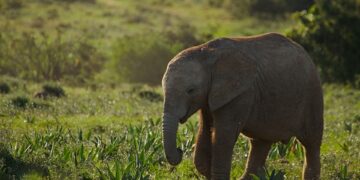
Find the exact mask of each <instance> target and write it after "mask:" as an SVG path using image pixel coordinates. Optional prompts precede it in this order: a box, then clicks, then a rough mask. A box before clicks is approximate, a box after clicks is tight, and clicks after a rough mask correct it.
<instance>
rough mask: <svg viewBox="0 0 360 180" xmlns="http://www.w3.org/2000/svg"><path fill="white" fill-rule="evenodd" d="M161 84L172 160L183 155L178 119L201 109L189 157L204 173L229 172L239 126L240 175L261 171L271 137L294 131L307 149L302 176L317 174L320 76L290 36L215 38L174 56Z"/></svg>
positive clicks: (245, 176)
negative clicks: (245, 145) (243, 145)
mask: <svg viewBox="0 0 360 180" xmlns="http://www.w3.org/2000/svg"><path fill="white" fill-rule="evenodd" d="M162 85H163V90H164V94H165V100H164V112H163V116H164V117H163V135H164V148H165V154H166V158H167V160H168V162H169V163H170V164H172V165H177V164H179V163H180V162H181V158H182V152H181V150H180V149H178V148H176V132H177V129H178V124H179V123H184V122H185V121H186V120H187V118H188V117H189V116H191V115H192V114H193V113H195V112H196V111H198V110H200V122H199V130H198V135H197V140H196V147H195V155H194V163H195V166H196V168H197V170H198V171H199V172H200V173H201V174H203V175H204V176H205V177H207V179H229V176H230V169H231V156H232V153H233V147H234V144H235V142H236V140H237V138H238V136H239V134H240V133H242V134H244V135H245V136H247V137H249V139H250V140H249V141H250V145H251V148H250V152H249V157H248V161H247V165H246V169H245V172H244V174H243V176H242V177H241V179H250V175H249V174H251V173H254V174H261V173H263V172H262V167H263V166H264V163H265V160H266V157H267V154H268V151H269V149H270V146H271V144H272V143H274V142H277V141H282V142H288V141H289V139H290V138H291V137H294V136H295V137H296V138H297V139H298V140H299V141H300V142H301V143H302V145H303V146H304V148H305V152H306V153H305V154H306V157H305V161H304V170H303V179H319V178H320V159H319V157H320V145H321V139H322V131H323V98H322V90H321V84H320V80H319V76H318V74H317V72H316V68H315V66H314V64H313V62H312V60H311V59H310V57H309V56H308V54H307V53H306V52H305V51H304V49H303V48H302V47H301V46H300V45H298V44H296V43H295V42H293V41H291V40H289V39H287V38H285V37H283V36H282V35H279V34H275V33H269V34H264V35H259V36H253V37H247V38H222V39H216V40H213V41H210V42H208V43H205V44H202V45H199V46H195V47H192V48H189V49H186V50H184V51H182V52H180V53H179V54H178V55H177V56H175V57H174V58H173V59H172V60H171V61H170V62H169V64H168V67H167V70H166V72H165V75H164V77H163V81H162Z"/></svg>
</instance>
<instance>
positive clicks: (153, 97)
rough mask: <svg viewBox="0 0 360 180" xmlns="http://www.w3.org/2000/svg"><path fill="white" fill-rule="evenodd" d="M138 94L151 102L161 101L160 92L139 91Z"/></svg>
mask: <svg viewBox="0 0 360 180" xmlns="http://www.w3.org/2000/svg"><path fill="white" fill-rule="evenodd" d="M138 95H139V96H140V97H141V98H143V99H146V100H148V101H151V102H161V101H162V100H163V98H162V96H161V94H159V93H156V92H154V91H146V90H145V91H140V92H139V93H138Z"/></svg>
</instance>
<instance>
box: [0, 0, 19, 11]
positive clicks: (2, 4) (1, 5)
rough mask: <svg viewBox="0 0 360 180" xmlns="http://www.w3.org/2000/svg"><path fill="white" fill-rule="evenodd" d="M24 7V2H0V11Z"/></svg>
mask: <svg viewBox="0 0 360 180" xmlns="http://www.w3.org/2000/svg"><path fill="white" fill-rule="evenodd" d="M23 5H24V3H23V1H22V0H0V10H1V9H3V10H9V9H20V8H22V7H23Z"/></svg>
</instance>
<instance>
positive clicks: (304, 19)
mask: <svg viewBox="0 0 360 180" xmlns="http://www.w3.org/2000/svg"><path fill="white" fill-rule="evenodd" d="M359 9H360V1H357V0H347V1H343V0H333V1H327V0H317V1H316V4H315V5H314V6H313V7H312V8H310V9H309V10H308V11H304V12H301V13H299V14H298V20H299V22H300V24H299V25H298V26H296V27H294V28H293V29H292V30H291V31H290V32H289V33H288V36H290V37H291V38H293V39H294V40H295V41H297V42H299V43H300V44H302V45H303V46H304V48H305V49H306V50H307V51H308V52H309V53H310V54H311V56H312V58H313V60H314V61H315V63H316V64H317V65H318V66H319V67H320V72H321V76H322V79H323V80H325V81H337V82H346V81H350V82H354V81H356V75H359V74H360V61H359V59H360V51H359V50H358V48H359V44H360V11H359Z"/></svg>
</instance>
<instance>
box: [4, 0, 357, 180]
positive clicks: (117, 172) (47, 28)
mask: <svg viewBox="0 0 360 180" xmlns="http://www.w3.org/2000/svg"><path fill="white" fill-rule="evenodd" d="M0 1H1V0H0ZM17 2H23V3H22V4H21V6H18V7H16V8H13V9H8V10H6V11H5V10H3V9H1V12H0V29H1V30H4V32H5V31H11V32H12V33H13V34H11V35H14V36H18V37H21V36H25V35H26V33H28V34H32V35H34V36H29V37H31V38H33V37H34V38H35V41H34V43H35V42H38V41H39V43H38V44H37V45H38V47H39V49H42V48H45V50H46V47H43V46H44V44H49V43H50V44H51V42H53V43H54V46H51V47H53V48H51V49H50V50H55V51H54V52H58V53H59V54H60V55H64V56H65V57H67V56H68V55H69V56H70V55H73V52H72V51H69V52H68V51H66V52H63V53H61V52H59V49H58V48H57V46H55V45H57V43H58V42H57V41H56V37H58V35H61V37H62V38H64V41H65V40H67V39H70V40H72V41H69V42H71V43H70V44H73V42H77V41H79V42H80V44H81V42H86V43H89V44H90V45H91V48H87V49H85V50H84V52H85V54H89V53H90V52H95V51H94V50H96V52H100V54H101V55H102V54H105V55H106V58H109V57H111V56H112V55H113V53H114V52H113V51H117V50H116V49H115V50H114V44H116V42H117V41H118V40H119V38H124V37H127V38H128V39H133V37H134V36H137V35H139V34H143V35H144V34H145V35H148V34H154V33H155V34H156V33H157V34H162V33H163V32H167V31H169V30H170V31H177V30H182V28H186V29H187V30H189V29H190V30H191V31H192V30H194V33H192V34H194V36H200V37H197V39H198V40H202V41H205V40H207V39H209V38H214V37H221V36H238V35H252V34H259V33H264V32H269V31H277V32H284V31H285V30H286V28H288V27H289V26H291V25H292V24H293V23H294V22H293V21H292V20H291V19H289V18H284V19H281V18H279V19H274V20H271V21H270V20H260V19H257V18H254V17H242V18H234V17H232V16H231V15H230V14H229V13H228V12H227V11H226V10H224V9H221V8H214V7H210V6H204V5H203V4H201V3H196V2H192V1H173V2H172V1H171V2H172V3H167V4H165V5H164V4H159V3H156V2H157V1H156V0H153V1H150V0H149V1H142V2H137V1H130V0H96V3H82V2H74V3H64V2H53V3H41V2H40V0H32V1H25V0H24V1H21V0H17ZM169 2H170V1H169ZM24 33H25V34H24ZM44 34H45V35H46V37H48V38H41V37H42V36H44ZM6 36H7V34H4V37H3V38H5V39H7V38H10V37H6ZM140 38H141V37H140ZM155 39H156V38H155ZM0 40H1V38H0ZM9 42H11V43H10V44H8V45H9V46H6V47H4V48H5V49H4V51H3V52H0V58H3V59H1V60H2V61H1V62H5V63H6V62H11V61H9V60H8V59H6V58H4V57H6V56H4V55H7V54H9V52H10V51H9V50H10V49H7V48H12V47H13V45H14V43H12V40H9ZM26 42H27V41H26ZM31 42H32V41H31ZM45 42H47V43H45ZM65 42H67V41H65ZM164 42H165V41H164ZM35 44H36V43H35ZM165 44H166V43H165ZM10 45H12V46H10ZM21 45H22V44H21ZM23 45H24V47H33V46H31V45H29V44H23ZM86 45H87V44H86ZM92 46H94V47H95V48H94V49H93V48H92ZM49 47H50V46H49ZM64 47H68V46H67V45H66V44H65V45H64ZM86 47H89V46H86ZM137 48H138V46H136V47H134V48H133V49H134V50H136V49H137ZM12 49H13V48H12ZM24 49H25V52H26V49H27V48H24ZM142 49H143V48H142ZM16 50H19V49H15V50H13V52H14V54H16V55H17V54H18V53H16ZM120 50H121V49H120ZM131 50H132V49H131ZM151 51H152V50H151ZM161 51H163V50H161ZM44 52H47V51H44ZM81 52H82V51H81ZM2 53H3V54H2ZM42 53H43V51H39V53H34V54H36V55H43V54H42ZM50 54H51V55H54V53H50ZM55 54H56V53H55ZM79 54H81V55H82V53H79ZM129 54H131V53H129ZM139 54H140V55H143V54H144V52H139ZM2 55H3V56H4V57H2ZM30 55H31V54H30ZM145 56H146V55H145ZM34 57H35V58H34V59H37V60H38V61H39V62H43V63H44V62H45V61H44V58H37V57H42V56H34ZM51 57H52V56H51ZM51 57H50V56H49V58H48V59H50V60H54V58H51ZM56 57H58V56H56ZM101 57H102V56H101ZM67 59H68V58H67ZM73 59H74V60H77V58H73ZM84 59H87V58H84ZM99 59H102V58H99ZM130 59H131V58H130ZM145 59H146V58H145ZM18 60H19V62H23V58H19V59H18ZM55 60H56V59H55ZM96 60H97V59H95V61H96ZM49 62H50V61H49ZM74 62H75V63H74V64H75V65H76V66H77V61H74ZM96 62H97V61H96ZM15 64H16V63H15ZM49 64H52V63H49ZM107 65H108V66H110V65H111V64H110V65H109V64H107ZM93 66H94V67H98V65H97V64H96V65H93ZM10 67H12V66H10ZM35 68H36V67H35V66H34V67H32V68H30V71H29V72H33V71H36V70H35ZM105 68H108V67H107V66H105ZM146 68H148V67H146ZM14 69H17V68H16V67H14ZM64 69H68V67H66V68H64ZM81 72H83V70H82V71H81ZM84 72H88V70H87V69H86V68H85V69H84ZM109 73H110V74H111V73H113V72H109ZM15 74H16V73H15ZM97 75H99V74H97ZM100 75H101V74H100ZM70 78H76V77H73V76H70ZM0 79H1V83H2V84H1V86H2V87H1V89H2V91H4V92H7V93H3V94H2V93H0V179H8V178H11V179H14V178H15V179H43V178H45V179H46V178H48V179H66V178H67V179H203V177H202V176H201V175H199V174H198V173H197V171H196V170H195V167H194V164H193V162H192V153H193V150H194V147H193V144H194V141H195V134H196V131H197V116H196V115H194V116H193V117H191V119H190V121H188V122H187V123H186V124H185V125H182V126H180V130H179V133H178V136H177V137H178V144H179V146H180V147H181V148H182V149H183V150H184V159H183V161H182V163H181V164H180V165H179V166H177V167H171V166H170V165H169V164H168V163H167V162H166V160H165V157H164V152H163V147H162V143H161V141H162V133H161V119H160V118H161V112H162V99H163V97H162V93H161V89H160V87H158V86H153V87H150V86H146V85H142V84H120V85H115V84H114V83H116V82H114V81H115V80H114V79H112V78H108V81H111V82H112V83H105V82H103V80H104V78H103V79H102V78H101V77H100V78H99V79H100V80H98V81H92V80H91V83H89V82H84V83H83V84H82V86H66V85H64V84H62V86H61V84H56V86H53V85H52V84H50V85H51V86H46V85H45V86H44V83H42V82H38V83H34V82H29V81H23V80H19V79H17V78H14V77H5V76H4V77H1V78H0ZM95 79H96V78H95ZM105 79H106V77H105ZM4 83H6V85H4ZM67 84H71V83H67ZM72 85H73V84H72ZM77 85H78V84H77ZM7 87H8V88H9V91H7V89H8V88H7ZM46 87H50V90H51V91H52V92H55V93H57V94H64V95H65V96H61V97H59V98H57V97H52V96H49V97H47V98H36V96H34V95H35V94H36V93H39V92H44V91H46V89H48V90H49V88H46ZM323 87H324V92H325V96H324V100H325V132H324V138H323V146H322V148H321V153H322V154H321V162H322V172H321V173H322V174H321V175H322V179H340V180H345V179H359V178H360V168H359V167H360V161H359V159H360V154H359V147H360V138H359V137H360V136H359V135H360V112H359V109H360V90H359V89H354V88H351V87H348V86H343V85H335V84H325V85H324V86H323ZM248 150H249V145H248V141H247V139H246V138H245V137H240V138H239V139H238V141H237V144H236V146H235V148H234V155H233V164H232V172H231V173H232V174H231V177H232V179H236V178H238V177H240V175H241V174H242V172H243V171H244V166H245V162H246V158H247V152H248ZM303 156H304V152H303V150H302V148H301V146H300V144H299V143H298V141H296V139H291V141H290V142H289V144H281V143H276V144H274V145H273V146H272V149H271V151H270V153H269V156H268V161H267V164H266V172H267V173H266V175H265V177H254V178H255V179H256V178H259V179H272V178H280V179H281V178H286V179H300V176H301V171H302V164H303V158H304V157H303Z"/></svg>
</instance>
